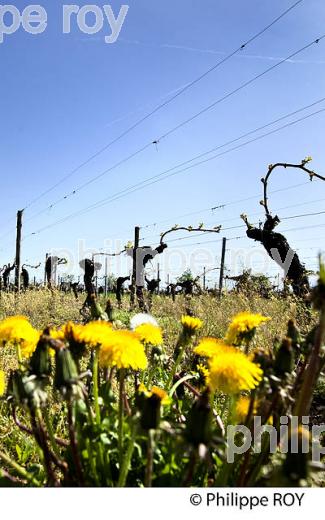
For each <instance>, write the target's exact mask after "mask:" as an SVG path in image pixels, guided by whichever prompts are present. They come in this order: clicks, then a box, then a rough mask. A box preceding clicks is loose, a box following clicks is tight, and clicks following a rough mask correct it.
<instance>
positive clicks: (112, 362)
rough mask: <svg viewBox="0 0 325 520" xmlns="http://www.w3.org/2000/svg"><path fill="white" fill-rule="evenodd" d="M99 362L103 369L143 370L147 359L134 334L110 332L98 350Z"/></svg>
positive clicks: (119, 331)
mask: <svg viewBox="0 0 325 520" xmlns="http://www.w3.org/2000/svg"><path fill="white" fill-rule="evenodd" d="M99 362H100V364H101V366H103V367H109V366H116V367H117V368H132V369H133V370H144V369H145V368H146V367H147V358H146V355H145V351H144V346H143V344H142V343H141V342H140V341H139V338H138V337H137V335H136V334H134V332H131V331H128V330H117V331H111V332H110V333H109V334H107V336H106V338H105V340H103V342H102V344H101V347H100V350H99Z"/></svg>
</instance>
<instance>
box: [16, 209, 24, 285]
mask: <svg viewBox="0 0 325 520" xmlns="http://www.w3.org/2000/svg"><path fill="white" fill-rule="evenodd" d="M23 212H24V210H19V211H18V212H17V234H16V262H15V265H16V268H15V289H16V291H17V292H18V293H19V292H20V268H21V229H22V225H23Z"/></svg>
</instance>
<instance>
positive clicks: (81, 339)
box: [72, 321, 113, 348]
mask: <svg viewBox="0 0 325 520" xmlns="http://www.w3.org/2000/svg"><path fill="white" fill-rule="evenodd" d="M72 330H73V338H74V340H75V341H77V342H78V343H86V344H87V345H89V346H90V347H93V348H96V347H97V346H99V345H103V343H105V341H106V339H107V336H109V335H111V334H112V332H113V329H112V324H111V323H108V322H107V321H90V322H89V323H87V324H86V325H78V326H77V325H73V328H72Z"/></svg>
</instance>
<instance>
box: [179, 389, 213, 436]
mask: <svg viewBox="0 0 325 520" xmlns="http://www.w3.org/2000/svg"><path fill="white" fill-rule="evenodd" d="M211 425H212V411H211V406H210V392H209V390H206V391H205V392H204V393H203V394H202V395H201V396H200V397H199V398H198V399H197V400H196V401H195V403H194V404H193V406H192V409H191V410H190V412H189V415H188V418H187V422H186V432H185V436H186V438H187V440H188V441H189V442H190V443H191V444H193V445H194V446H199V445H200V444H205V445H207V444H209V442H210V440H211V435H212V432H211Z"/></svg>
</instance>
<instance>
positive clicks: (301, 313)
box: [0, 291, 315, 464]
mask: <svg viewBox="0 0 325 520" xmlns="http://www.w3.org/2000/svg"><path fill="white" fill-rule="evenodd" d="M83 299H84V296H83V295H81V296H80V299H79V300H78V301H76V300H75V298H74V296H73V295H70V294H64V293H60V292H57V293H54V294H52V293H51V292H49V291H40V292H36V291H35V292H29V293H25V294H22V295H20V296H16V295H14V294H1V299H0V319H2V318H5V317H7V316H10V315H25V316H27V317H28V318H29V319H30V321H31V323H32V324H33V325H34V326H35V327H37V328H39V329H42V328H44V327H45V326H47V325H56V326H58V325H61V324H63V323H64V322H66V321H68V320H73V321H82V317H81V315H80V312H79V310H80V308H81V306H82V302H83ZM102 303H103V304H105V302H104V301H103V302H102ZM112 303H113V305H114V297H113V298H112ZM128 306H129V303H128V299H127V298H125V300H124V302H123V307H122V309H116V318H117V319H118V320H119V321H120V322H122V323H123V324H124V325H125V326H126V327H127V326H128V323H129V319H130V313H129V311H128ZM243 310H247V311H252V312H260V313H262V314H263V315H265V316H269V317H270V318H271V321H270V323H269V324H268V326H267V327H261V330H260V332H259V334H258V336H257V340H255V345H256V346H259V347H266V348H272V347H271V346H272V343H273V339H274V337H275V336H280V337H281V336H283V335H284V334H285V331H286V327H287V322H288V320H289V319H290V318H294V319H295V320H296V321H297V324H298V326H299V327H300V328H301V330H302V331H303V332H304V331H307V330H310V328H311V324H312V323H313V322H314V320H315V317H314V315H313V314H312V313H311V312H309V311H306V308H305V307H304V306H303V305H302V304H301V303H299V302H297V301H296V300H293V299H292V300H290V299H288V300H279V299H275V298H274V299H272V298H271V299H262V298H260V297H259V296H256V295H255V296H254V295H251V296H249V297H248V296H245V295H238V294H228V295H225V296H224V297H223V298H222V299H221V300H218V299H216V298H215V297H212V296H198V297H195V298H193V299H192V300H186V299H185V298H184V297H182V296H180V297H178V298H177V300H176V303H173V302H172V300H171V299H170V298H168V297H164V296H157V297H155V298H154V301H153V308H152V311H151V313H152V314H153V316H155V317H156V319H157V320H158V321H159V324H160V325H161V327H162V330H163V332H164V334H165V337H166V345H165V346H166V349H167V350H168V351H169V352H170V351H171V350H172V349H173V348H174V346H175V342H176V339H177V336H178V334H179V331H180V325H179V319H180V317H181V316H182V314H185V313H187V312H188V311H191V312H192V313H193V314H194V315H195V316H197V317H199V318H201V319H202V320H203V322H204V328H203V330H202V335H204V336H216V337H223V335H224V333H225V331H226V329H227V326H228V324H229V322H230V319H231V317H232V316H233V315H235V314H236V313H238V312H240V311H243ZM16 363H17V361H16V358H15V353H14V351H13V350H10V349H8V348H7V347H6V348H1V347H0V370H1V369H2V370H4V371H5V372H8V371H9V370H10V369H11V368H14V367H15V366H16ZM54 406H58V405H54ZM58 412H59V410H58ZM57 415H58V418H59V417H60V413H58V414H57ZM57 431H58V432H60V424H59V422H58V424H57ZM0 449H4V450H5V451H6V452H7V453H9V454H10V455H11V456H13V457H14V458H15V459H16V460H17V461H18V462H20V463H21V464H24V463H25V462H26V461H28V462H29V463H30V462H31V461H32V462H35V464H38V463H39V459H38V453H37V449H36V448H35V444H34V442H33V439H32V438H31V437H29V436H28V435H26V434H24V433H23V432H21V431H19V429H18V428H17V427H16V426H15V425H14V423H13V419H12V418H11V417H8V415H7V413H6V411H5V405H4V404H3V403H2V404H1V403H0Z"/></svg>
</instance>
